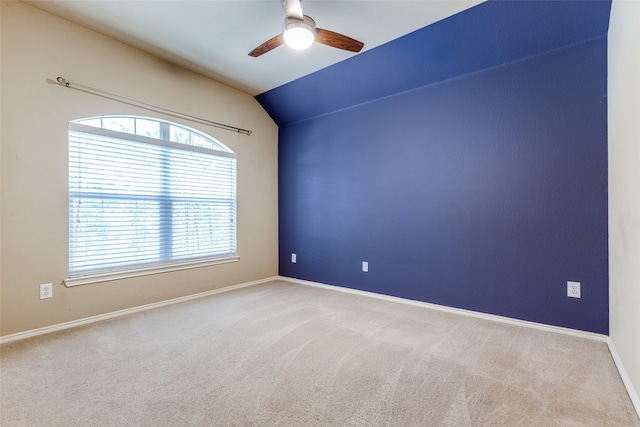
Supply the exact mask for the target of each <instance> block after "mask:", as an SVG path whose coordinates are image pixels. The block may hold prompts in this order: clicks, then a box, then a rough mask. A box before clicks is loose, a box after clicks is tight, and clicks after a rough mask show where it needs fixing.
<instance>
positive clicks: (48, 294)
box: [40, 283, 53, 299]
mask: <svg viewBox="0 0 640 427" xmlns="http://www.w3.org/2000/svg"><path fill="white" fill-rule="evenodd" d="M47 298H53V283H45V284H43V285H40V299H47Z"/></svg>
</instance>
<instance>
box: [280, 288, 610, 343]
mask: <svg viewBox="0 0 640 427" xmlns="http://www.w3.org/2000/svg"><path fill="white" fill-rule="evenodd" d="M278 278H279V279H280V280H284V281H287V282H292V283H299V284H302V285H308V286H315V287H319V288H325V289H332V290H334V291H340V292H346V293H351V294H356V295H364V296H368V297H371V298H378V299H383V300H387V301H395V302H399V303H403V304H410V305H415V306H418V307H427V308H431V309H433V310H439V311H444V312H448V313H454V314H460V315H463V316H471V317H476V318H479V319H485V320H491V321H494V322H500V323H508V324H510V325H515V326H524V327H527V328H533V329H540V330H544V331H550V332H556V333H560V334H565V335H572V336H575V337H582V338H588V339H591V340H596V341H602V342H607V340H608V338H609V337H608V336H606V335H602V334H596V333H594V332H585V331H579V330H577V329H570V328H563V327H560V326H552V325H545V324H543V323H536V322H529V321H526V320H519V319H512V318H510V317H503V316H498V315H495V314H486V313H480V312H478V311H471V310H465V309H462V308H454V307H447V306H444V305H438V304H432V303H428V302H422V301H415V300H410V299H406V298H400V297H392V296H389V295H384V294H376V293H373V292H367V291H361V290H358V289H351V288H344V287H342V286H335V285H326V284H324V283H317V282H310V281H308V280H300V279H293V278H290V277H283V276H280V277H278Z"/></svg>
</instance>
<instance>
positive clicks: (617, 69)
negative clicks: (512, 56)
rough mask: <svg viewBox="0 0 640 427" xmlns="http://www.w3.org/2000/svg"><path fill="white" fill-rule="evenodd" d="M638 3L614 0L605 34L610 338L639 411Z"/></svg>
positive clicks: (639, 14) (639, 183) (639, 74)
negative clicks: (606, 46) (607, 35)
mask: <svg viewBox="0 0 640 427" xmlns="http://www.w3.org/2000/svg"><path fill="white" fill-rule="evenodd" d="M638 22H640V2H631V1H615V2H614V3H613V6H612V8H611V28H610V30H609V86H608V89H609V95H608V100H609V253H610V257H609V270H610V274H609V280H610V298H611V340H612V341H613V343H614V345H615V347H616V349H617V351H618V354H619V355H620V359H621V360H622V362H623V364H624V367H625V370H626V372H627V374H628V376H629V379H630V381H631V382H632V383H633V387H634V388H635V396H633V397H635V400H634V402H635V405H636V410H637V411H638V412H639V413H640V398H639V397H638V393H640V328H639V327H640V310H639V308H640V121H639V120H638V118H640V81H639V80H638V76H640V48H639V46H638V40H640V27H638Z"/></svg>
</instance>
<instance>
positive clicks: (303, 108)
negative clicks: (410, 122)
mask: <svg viewBox="0 0 640 427" xmlns="http://www.w3.org/2000/svg"><path fill="white" fill-rule="evenodd" d="M610 10H611V1H610V0H595V1H583V0H576V1H538V0H521V1H502V0H497V1H488V2H486V3H482V4H480V5H477V6H475V7H473V8H470V9H467V10H465V11H463V12H460V13H458V14H456V15H453V16H451V17H449V18H446V19H443V20H441V21H438V22H436V23H434V24H431V25H429V26H426V27H424V28H421V29H419V30H417V31H414V32H412V33H410V34H407V35H405V36H403V37H400V38H398V39H395V40H393V41H391V42H388V43H386V44H384V45H381V46H379V47H377V48H375V49H371V50H369V51H366V52H364V53H362V54H359V55H357V56H354V57H352V58H350V59H347V60H345V61H342V62H339V63H337V64H334V65H332V66H330V67H327V68H324V69H322V70H319V71H317V72H315V73H312V74H309V75H307V76H305V77H301V78H299V79H297V80H294V81H292V82H290V83H287V84H285V85H282V86H279V87H277V88H274V89H271V90H269V91H267V92H264V93H262V94H259V95H257V96H256V99H257V100H258V102H259V103H260V104H261V105H262V107H263V108H264V109H265V110H266V112H267V113H268V114H269V115H270V116H271V118H272V119H273V120H274V122H275V123H276V124H277V125H278V126H285V125H288V124H292V123H296V122H300V121H304V120H308V119H310V118H313V117H318V116H322V115H325V114H329V113H332V112H335V111H339V110H343V109H346V108H349V107H352V106H355V105H359V104H363V103H367V102H371V101H373V100H376V99H380V98H385V97H388V96H392V95H395V94H398V93H402V92H406V91H409V90H412V89H416V88H419V87H423V86H427V85H431V84H434V83H437V82H440V81H444V80H449V79H452V78H455V77H460V76H463V75H466V74H471V73H474V72H478V71H481V70H484V69H489V68H494V67H496V66H500V65H504V64H507V63H511V62H514V61H517V60H520V59H524V58H527V57H531V56H535V55H539V54H542V53H545V52H549V51H553V50H557V49H560V48H563V47H567V46H571V45H576V44H579V43H581V42H586V41H589V40H592V39H595V38H598V37H602V36H606V33H607V30H608V26H609V13H610Z"/></svg>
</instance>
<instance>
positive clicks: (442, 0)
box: [25, 0, 484, 95]
mask: <svg viewBox="0 0 640 427" xmlns="http://www.w3.org/2000/svg"><path fill="white" fill-rule="evenodd" d="M25 1H26V3H29V4H31V5H33V6H36V7H38V8H40V9H43V10H45V11H48V12H51V13H53V14H55V15H58V16H60V17H63V18H65V19H68V20H70V21H72V22H75V23H78V24H80V25H83V26H85V27H87V28H90V29H93V30H95V31H97V32H100V33H102V34H105V35H107V36H110V37H112V38H115V39H117V40H120V41H122V42H125V43H127V44H130V45H132V46H135V47H138V48H140V49H142V50H145V51H148V52H150V53H152V54H155V55H157V56H159V57H161V58H164V59H166V60H168V61H171V62H173V63H177V64H179V65H182V66H184V67H186V68H189V69H192V70H194V71H197V72H199V73H202V74H204V75H207V76H209V77H212V78H214V79H216V80H218V81H220V82H223V83H226V84H228V85H230V86H233V87H236V88H238V89H240V90H243V91H245V92H247V93H249V94H251V95H257V94H259V93H262V92H265V91H267V90H269V89H272V88H274V87H277V86H280V85H282V84H285V83H287V82H289V81H292V80H295V79H297V78H299V77H302V76H305V75H307V74H310V73H312V72H314V71H317V70H319V69H322V68H325V67H327V66H329V65H332V64H335V63H336V62H339V61H342V60H345V59H348V58H350V57H352V56H353V55H356V54H354V53H352V52H346V51H342V50H339V49H334V48H330V47H327V46H324V45H320V44H317V43H316V44H314V45H313V46H312V47H311V48H310V49H308V50H306V51H303V52H298V51H294V50H292V49H290V48H288V47H287V46H284V45H283V46H280V47H278V48H277V49H275V50H272V51H271V52H268V53H266V54H264V55H262V56H260V57H258V58H252V57H250V56H248V55H247V54H248V53H249V52H250V51H251V50H252V49H253V48H255V47H256V46H258V45H259V44H261V43H262V42H264V41H266V40H267V39H269V38H271V37H273V36H275V35H276V34H278V33H279V32H280V31H281V29H282V21H283V19H284V12H283V10H282V7H281V6H280V2H279V1H278V0H254V1H244V0H225V1H221V0H155V1H153V0H146V1H145V0H46V1H45V0H25ZM482 1H484V0H417V1H405V0H385V1H374V0H342V1H329V0H305V1H304V2H303V3H302V9H303V12H304V13H305V14H306V15H309V16H311V17H312V18H313V19H314V20H315V21H316V24H317V26H318V28H325V29H327V30H332V31H335V32H338V33H342V34H345V35H347V36H350V37H353V38H355V39H357V40H360V41H361V42H363V43H364V48H363V50H362V52H365V51H366V50H369V49H373V48H374V47H376V46H379V45H381V44H384V43H386V42H388V41H391V40H393V39H396V38H398V37H401V36H403V35H405V34H408V33H410V32H412V31H415V30H417V29H419V28H422V27H424V26H427V25H429V24H432V23H434V22H436V21H439V20H441V19H443V18H446V17H448V16H450V15H453V14H455V13H458V12H460V11H462V10H465V9H467V8H470V7H472V6H475V5H477V4H479V3H481V2H482Z"/></svg>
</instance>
